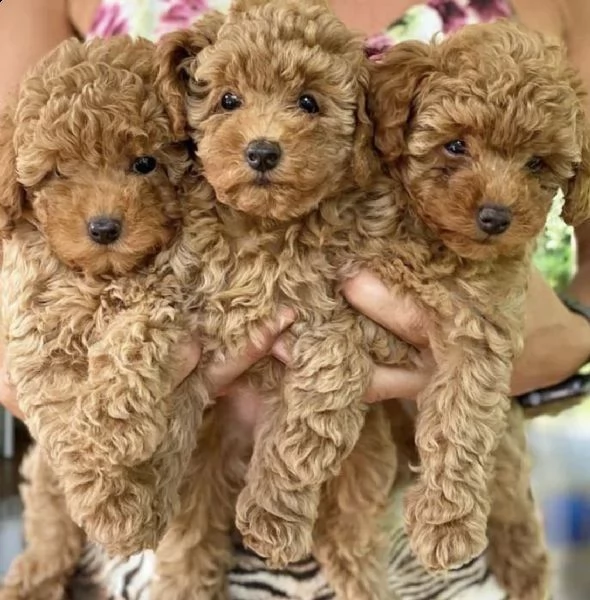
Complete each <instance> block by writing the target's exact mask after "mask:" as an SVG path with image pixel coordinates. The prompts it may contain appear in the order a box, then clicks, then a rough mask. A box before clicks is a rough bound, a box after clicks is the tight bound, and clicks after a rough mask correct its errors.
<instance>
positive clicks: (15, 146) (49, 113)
mask: <svg viewBox="0 0 590 600" xmlns="http://www.w3.org/2000/svg"><path fill="white" fill-rule="evenodd" d="M156 74H157V70H156V68H155V66H154V47H153V45H152V44H151V43H149V42H147V41H136V42H134V41H131V40H130V39H128V38H117V39H113V40H109V41H103V40H96V41H93V42H90V43H87V44H82V43H80V42H78V41H76V40H70V41H67V42H65V43H63V44H62V45H60V46H59V47H58V48H57V49H56V50H55V51H54V52H52V53H51V54H50V55H48V56H47V57H46V58H45V59H44V60H43V61H41V63H40V64H39V65H37V67H35V68H34V69H33V71H32V72H31V73H30V74H29V75H28V76H27V77H26V78H25V80H24V81H23V83H22V85H21V89H20V92H19V96H18V99H17V101H16V102H15V103H14V105H13V106H11V107H9V108H8V109H7V110H6V111H5V112H4V114H3V116H2V118H1V120H0V157H1V158H0V233H2V234H3V235H4V236H8V235H10V232H11V230H12V229H13V228H14V227H15V225H17V223H18V222H19V221H21V220H27V221H29V222H31V223H33V224H34V225H35V226H36V227H38V228H39V229H40V230H41V232H42V233H43V234H44V236H45V237H46V239H47V242H48V244H49V245H50V247H51V248H52V250H53V251H54V253H55V254H56V255H57V256H58V257H59V259H60V260H62V261H63V262H64V263H66V264H67V265H69V266H71V267H72V268H74V269H80V270H83V271H84V272H87V273H89V274H93V275H99V274H107V273H110V274H122V273H125V272H127V271H129V270H131V269H133V267H135V266H136V265H138V264H139V263H140V262H142V261H143V260H144V259H146V258H147V257H148V256H150V255H152V254H153V253H155V252H157V251H158V249H160V248H162V247H163V246H164V245H165V244H166V243H168V242H169V240H170V239H171V238H172V236H173V235H174V232H175V230H176V228H177V226H178V223H179V219H180V217H181V214H180V210H179V206H178V202H177V194H176V188H175V186H176V185H177V183H178V182H179V180H180V177H181V174H182V172H183V170H184V169H185V168H186V166H187V160H186V158H187V152H186V150H185V149H184V147H182V145H181V144H176V143H174V142H175V140H174V138H173V134H172V125H171V121H170V118H169V116H168V113H167V111H166V109H165V107H164V104H163V102H162V101H161V99H160V97H159V94H158V93H157V89H156V86H155V77H156Z"/></svg>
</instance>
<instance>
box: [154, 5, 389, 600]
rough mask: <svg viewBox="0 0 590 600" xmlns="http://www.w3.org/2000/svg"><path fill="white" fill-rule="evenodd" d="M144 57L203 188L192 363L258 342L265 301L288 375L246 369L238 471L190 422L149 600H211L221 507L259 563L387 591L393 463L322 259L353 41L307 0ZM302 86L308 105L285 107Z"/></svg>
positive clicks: (236, 9)
mask: <svg viewBox="0 0 590 600" xmlns="http://www.w3.org/2000/svg"><path fill="white" fill-rule="evenodd" d="M160 60H161V67H162V72H161V76H160V83H161V86H162V89H163V90H165V91H164V94H165V97H166V99H167V100H168V101H169V102H170V104H171V106H176V107H177V117H176V119H175V122H176V123H178V125H179V127H180V126H182V124H183V120H186V123H185V125H186V127H187V129H188V131H191V132H192V133H193V136H194V139H195V142H196V143H197V146H198V157H199V159H200V160H201V161H202V164H203V174H204V175H205V177H206V179H207V180H208V181H209V182H210V183H211V185H212V187H213V188H214V190H215V192H216V196H217V199H215V198H211V199H210V200H209V201H207V202H203V203H202V206H201V209H200V212H199V211H194V212H193V213H192V215H191V216H192V218H193V219H195V220H196V221H198V222H201V223H202V225H203V229H206V231H207V236H208V237H202V238H201V239H200V241H201V246H200V247H199V250H198V251H197V254H198V255H199V256H200V257H201V259H202V269H201V273H202V279H201V281H200V282H199V284H198V285H197V286H196V288H195V293H196V295H197V298H199V300H200V303H201V305H202V306H203V313H202V319H201V324H200V325H201V327H200V331H199V337H200V339H201V340H203V343H204V349H203V357H202V360H203V364H207V363H208V362H209V361H211V360H213V359H214V358H218V359H219V358H224V357H230V356H232V355H235V354H237V353H238V352H240V351H241V350H243V348H244V347H245V345H246V343H247V342H248V340H250V339H255V340H256V339H259V338H260V331H261V328H262V327H263V326H264V325H265V324H266V323H268V322H270V321H273V320H274V319H275V318H276V315H277V311H278V309H279V307H280V306H290V307H292V308H294V309H295V311H296V312H297V321H296V323H295V324H294V325H293V326H292V328H291V330H292V333H293V335H294V337H295V338H296V342H295V346H294V349H293V363H292V364H291V365H290V366H289V369H288V370H287V371H285V370H284V368H283V367H282V366H281V365H280V364H279V363H278V362H277V361H274V360H272V359H267V360H263V361H261V362H260V363H258V364H257V365H256V366H255V367H254V368H253V369H252V370H251V371H250V372H249V373H248V374H247V378H248V379H249V380H250V381H251V382H252V383H256V385H257V388H258V389H259V390H260V393H261V394H262V396H263V399H264V402H263V409H262V415H261V418H260V424H259V426H258V428H257V431H256V432H255V439H254V450H253V456H252V460H251V462H250V464H249V466H247V463H246V462H245V461H247V458H248V456H249V453H250V449H249V447H248V442H247V441H246V440H244V439H242V440H241V442H238V441H236V440H234V439H232V427H231V424H220V423H219V422H216V419H215V418H214V417H212V416H211V417H210V416H209V414H207V416H206V417H205V422H206V424H207V425H206V427H205V430H204V431H203V432H202V434H201V436H200V438H199V443H198V445H197V450H196V452H195V456H194V457H193V464H192V466H191V469H192V471H191V473H192V476H191V479H192V481H193V482H196V483H194V489H192V490H191V489H189V488H190V485H188V484H187V489H186V493H187V494H188V495H189V496H190V501H188V502H187V503H186V504H184V506H185V508H186V511H184V513H183V515H182V517H181V519H180V520H179V522H178V523H175V525H174V526H173V527H172V528H171V530H170V531H169V532H168V534H167V536H166V537H165V539H164V541H163V543H162V545H161V547H160V548H159V551H158V560H157V563H158V567H157V569H158V577H157V581H156V582H155V584H154V587H153V589H152V595H153V597H154V598H156V599H166V600H169V599H170V600H175V599H176V600H180V599H184V598H187V597H189V596H190V597H191V598H195V599H197V598H198V599H202V600H205V599H211V598H215V599H219V598H226V597H227V590H226V588H225V576H224V575H225V574H224V570H225V569H227V568H228V566H229V564H230V561H231V552H230V546H229V543H228V535H229V531H230V529H231V525H232V521H233V519H234V515H235V517H236V519H237V525H238V528H239V529H240V530H241V532H242V533H243V534H244V539H245V541H246V543H247V544H248V545H250V546H251V547H252V548H253V549H255V550H256V551H257V552H258V553H259V554H261V555H263V556H265V557H267V558H268V559H269V563H270V564H271V565H275V566H278V565H282V564H286V563H289V562H291V561H294V560H297V559H299V558H303V557H304V556H306V555H307V554H309V553H310V552H311V551H312V550H313V551H315V553H316V555H317V556H318V557H319V559H320V561H321V562H322V565H323V567H324V568H325V569H326V573H327V574H328V577H329V579H330V583H331V584H332V586H333V587H334V589H335V590H336V595H337V597H338V598H341V599H343V600H380V599H385V598H391V594H390V593H389V592H388V590H387V585H386V550H387V549H386V548H385V547H384V546H385V539H386V536H384V535H382V533H383V528H384V527H385V523H384V520H385V519H386V517H387V514H388V508H389V493H390V490H391V487H392V484H393V479H394V477H395V473H396V462H397V455H396V452H395V447H394V445H393V441H392V437H391V433H390V429H389V424H388V421H387V419H386V417H385V416H384V414H383V412H382V408H381V407H374V408H372V409H370V410H369V409H368V408H367V407H366V405H364V404H363V402H362V397H363V394H364V392H365V390H366V388H367V385H368V382H369V378H370V374H371V361H370V357H369V355H368V353H367V352H366V351H365V350H364V348H363V337H364V332H363V327H362V326H361V325H360V324H359V323H358V322H357V317H356V315H355V313H354V312H353V311H352V310H351V309H350V308H349V307H348V306H347V305H346V304H345V302H344V300H343V298H342V296H341V295H340V293H339V290H338V280H337V272H336V269H335V268H334V267H333V266H332V265H331V264H330V263H329V262H328V260H327V257H328V254H327V252H326V248H327V246H328V245H329V244H331V243H332V240H334V239H336V233H337V232H340V234H341V236H345V235H346V232H347V231H350V230H351V227H352V222H351V220H352V219H353V218H354V216H355V213H354V211H353V207H354V206H355V205H356V204H357V203H359V202H360V201H361V200H362V198H363V195H364V192H363V191H362V190H363V187H364V186H365V185H367V184H369V183H370V181H371V178H372V167H374V166H375V165H376V163H375V161H374V157H373V155H372V151H371V142H372V125H371V123H370V121H369V119H368V117H367V115H366V112H365V104H366V92H367V88H368V83H369V78H368V75H369V73H368V64H367V62H366V59H365V57H364V52H363V49H362V43H361V41H360V40H359V39H357V38H356V37H355V36H354V35H353V34H351V33H350V32H349V31H348V30H347V29H346V28H345V27H344V26H343V25H342V24H341V23H340V22H339V21H338V20H337V19H336V18H335V17H334V15H333V14H332V13H331V12H330V11H329V10H328V9H327V8H326V6H325V5H324V4H323V3H321V2H315V1H313V0H307V1H303V2H301V1H295V0H286V1H284V0H270V1H262V0H261V1H257V0H253V1H243V2H242V1H240V0H237V1H236V2H234V4H233V5H232V7H231V9H230V11H229V14H228V16H227V17H223V16H222V15H220V14H217V13H209V14H208V15H207V16H206V17H205V18H204V19H203V20H201V21H199V22H197V23H196V25H195V26H194V27H193V28H191V29H189V30H185V31H179V32H175V33H172V34H170V35H169V36H167V37H166V38H165V39H163V40H162V42H161V45H160ZM227 92H233V93H235V94H237V95H239V97H240V98H241V101H242V105H241V106H240V107H239V108H238V109H237V110H235V111H233V112H229V111H228V112H224V110H223V109H222V108H221V107H220V104H219V103H220V100H221V98H222V97H223V95H224V94H226V93H227ZM305 93H307V94H312V95H315V97H316V98H317V100H318V102H319V105H320V113H319V114H317V115H315V114H308V113H306V112H304V111H303V110H302V109H300V108H298V106H297V101H298V98H299V96H301V95H302V94H305ZM258 138H269V139H271V140H273V141H275V142H277V143H279V144H280V146H281V148H282V157H281V162H280V164H279V165H278V166H277V168H276V169H275V170H273V171H272V172H269V173H267V177H268V179H267V180H265V181H263V182H260V181H258V182H257V176H256V174H255V173H254V171H253V170H252V169H251V168H250V167H249V166H248V165H247V164H246V161H245V157H244V152H245V148H246V146H247V144H248V143H249V142H250V141H252V140H255V139H258ZM217 411H219V414H223V412H222V408H221V403H220V405H219V406H217V407H215V408H214V409H212V411H211V412H213V413H215V412H217ZM365 417H366V424H365ZM220 418H221V420H222V421H224V420H225V419H224V418H223V417H220ZM246 467H247V468H246ZM244 478H245V480H246V487H245V488H244ZM324 484H326V485H324ZM242 488H244V489H242ZM236 499H237V509H236V506H235V503H236ZM320 500H323V501H322V502H321V504H320ZM318 514H321V517H320V519H319V521H318V520H317V517H318ZM316 521H317V527H316ZM314 530H315V531H314ZM186 532H190V534H187V533H186ZM223 540H225V542H223ZM353 542H354V543H353ZM169 557H172V558H169Z"/></svg>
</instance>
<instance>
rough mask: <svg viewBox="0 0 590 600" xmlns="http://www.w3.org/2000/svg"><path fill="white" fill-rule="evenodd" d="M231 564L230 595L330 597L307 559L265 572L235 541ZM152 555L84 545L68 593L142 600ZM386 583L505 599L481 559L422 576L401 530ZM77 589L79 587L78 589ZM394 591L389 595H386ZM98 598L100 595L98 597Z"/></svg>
mask: <svg viewBox="0 0 590 600" xmlns="http://www.w3.org/2000/svg"><path fill="white" fill-rule="evenodd" d="M235 556H236V566H235V567H234V569H233V571H232V572H231V574H230V577H229V580H230V593H231V599H232V600H330V599H332V598H334V595H333V593H332V591H331V590H330V587H329V586H328V584H327V583H326V580H325V579H324V577H323V575H322V572H321V570H320V568H319V566H318V565H317V563H316V562H315V561H314V560H313V559H309V560H305V561H302V562H300V563H297V564H294V565H292V566H290V567H289V569H287V570H283V571H269V570H268V569H266V567H265V565H264V562H263V561H262V560H260V559H259V558H258V557H257V556H255V555H254V554H252V553H251V552H250V551H248V550H247V549H245V548H244V547H243V546H242V545H240V544H239V543H236V546H235ZM154 566H155V561H154V555H153V554H152V553H151V552H146V553H143V554H138V555H136V556H134V557H132V558H131V559H129V560H127V561H124V560H110V561H109V560H107V559H106V557H105V556H104V555H103V554H102V552H101V551H100V549H98V548H97V547H93V546H89V547H88V548H87V550H86V553H85V556H84V558H83V560H82V561H81V564H80V570H79V573H78V574H77V575H76V577H75V580H74V582H73V586H72V592H73V593H72V597H74V598H81V599H82V598H84V600H95V599H96V600H98V598H100V593H104V591H105V590H106V593H107V596H106V597H107V598H108V600H148V599H149V586H150V582H151V579H152V575H153V572H154ZM389 573H390V575H389V583H390V588H391V590H392V593H395V594H396V595H397V598H398V599H399V600H507V598H508V597H507V596H506V594H505V593H504V592H502V591H501V590H500V589H499V587H498V586H497V584H496V583H495V581H494V579H493V577H492V575H491V574H490V572H489V570H488V569H487V567H486V563H485V561H484V560H483V559H478V560H476V561H474V562H472V563H471V564H469V565H467V566H465V567H464V568H462V569H460V570H458V571H455V572H452V573H450V574H449V575H448V576H447V577H446V578H443V577H434V576H431V575H428V574H427V573H426V572H425V571H424V569H423V568H422V567H420V565H419V564H418V563H417V561H416V559H415V558H414V557H413V556H412V555H411V554H410V552H409V550H408V544H407V541H406V538H405V536H404V535H403V533H402V532H401V531H399V532H397V533H396V535H394V537H393V539H392V547H391V566H390V569H389ZM80 590H84V593H82V592H81V591H80ZM393 597H395V596H392V598H393ZM101 600H102V599H101Z"/></svg>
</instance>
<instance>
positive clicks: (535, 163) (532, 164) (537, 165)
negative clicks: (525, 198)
mask: <svg viewBox="0 0 590 600" xmlns="http://www.w3.org/2000/svg"><path fill="white" fill-rule="evenodd" d="M525 166H526V168H527V169H528V170H529V171H530V172H531V173H539V172H540V171H542V170H543V169H544V168H545V161H544V160H543V159H542V158H540V157H539V156H533V157H532V158H531V159H530V160H529V161H527V163H526V165H525Z"/></svg>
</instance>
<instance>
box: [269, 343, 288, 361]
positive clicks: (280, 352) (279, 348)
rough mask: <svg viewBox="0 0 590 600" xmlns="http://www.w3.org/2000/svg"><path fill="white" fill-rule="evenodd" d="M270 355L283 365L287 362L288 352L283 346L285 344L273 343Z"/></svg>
mask: <svg viewBox="0 0 590 600" xmlns="http://www.w3.org/2000/svg"><path fill="white" fill-rule="evenodd" d="M271 354H272V355H273V356H274V357H275V358H276V359H278V360H280V361H281V362H282V363H283V364H287V363H288V362H289V351H288V350H287V346H285V342H283V341H282V340H277V341H276V342H275V343H274V345H273V347H272V351H271Z"/></svg>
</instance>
